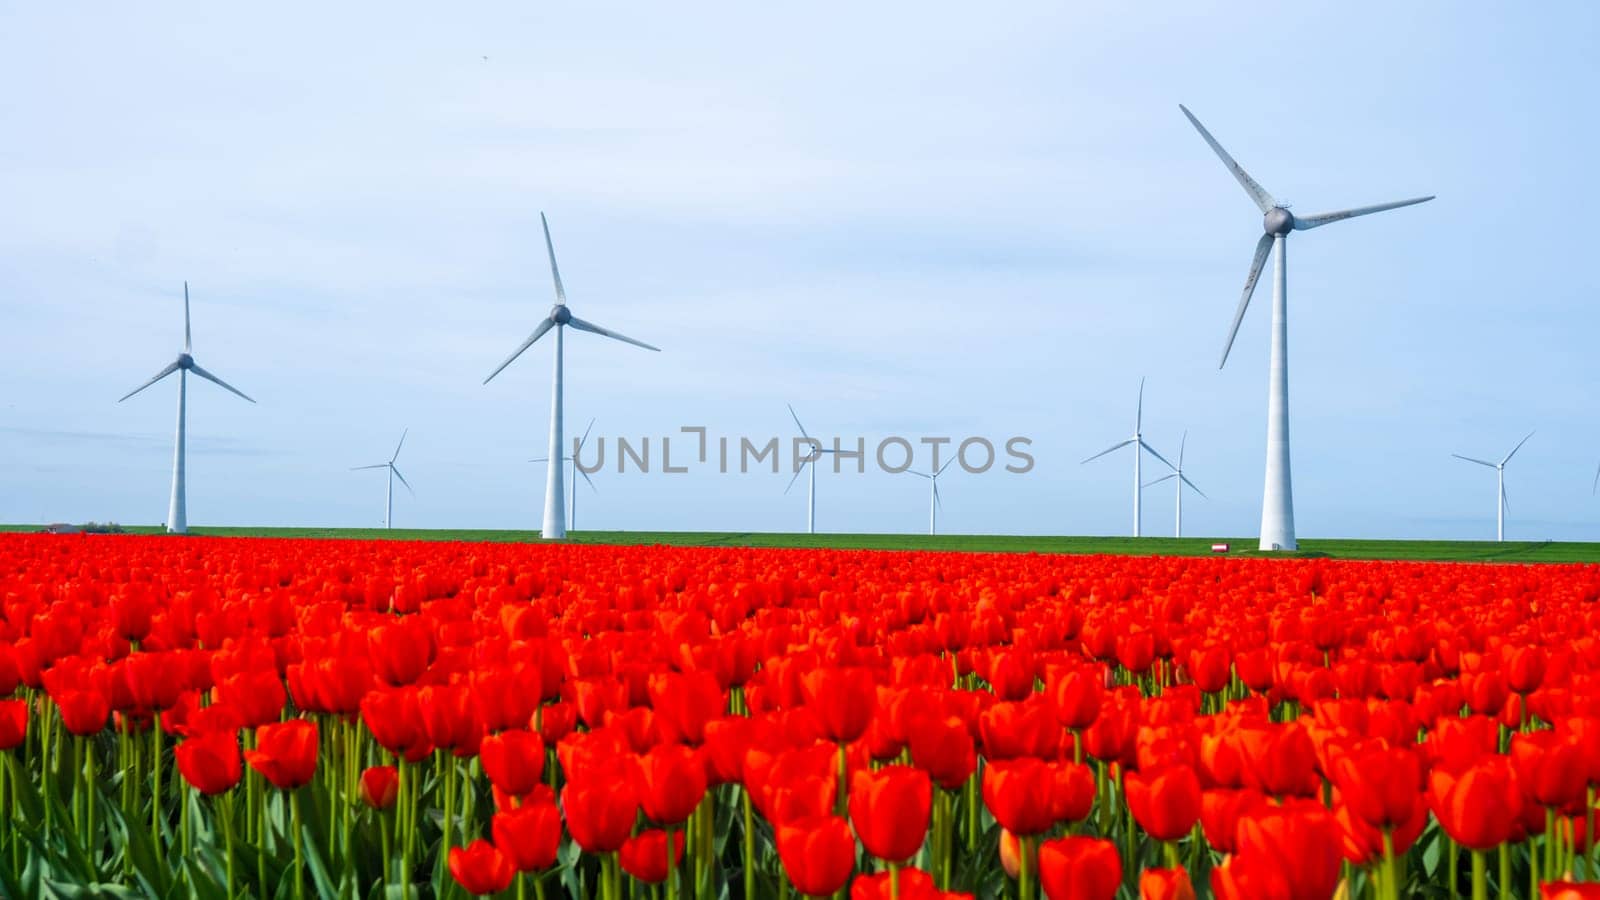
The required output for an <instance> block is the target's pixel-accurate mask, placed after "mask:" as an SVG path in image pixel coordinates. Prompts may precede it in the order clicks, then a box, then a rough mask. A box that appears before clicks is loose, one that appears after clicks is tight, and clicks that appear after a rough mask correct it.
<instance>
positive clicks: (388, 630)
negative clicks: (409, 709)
mask: <svg viewBox="0 0 1600 900" xmlns="http://www.w3.org/2000/svg"><path fill="white" fill-rule="evenodd" d="M367 654H368V656H369V657H370V658H371V659H372V672H373V674H374V675H377V676H378V677H379V678H381V679H383V680H384V681H385V682H387V683H388V684H391V685H394V686H396V687H399V686H402V685H407V684H412V683H413V682H415V681H416V680H417V679H418V678H421V677H422V673H423V672H424V671H426V670H427V668H428V666H429V665H430V664H431V663H432V662H433V656H434V644H433V634H432V633H431V632H430V631H429V630H428V626H427V623H426V622H424V621H423V619H422V617H421V616H401V617H400V618H398V619H394V620H393V621H391V622H390V623H388V624H386V625H379V626H378V627H377V628H374V629H372V632H371V633H370V634H369V635H368V636H367Z"/></svg>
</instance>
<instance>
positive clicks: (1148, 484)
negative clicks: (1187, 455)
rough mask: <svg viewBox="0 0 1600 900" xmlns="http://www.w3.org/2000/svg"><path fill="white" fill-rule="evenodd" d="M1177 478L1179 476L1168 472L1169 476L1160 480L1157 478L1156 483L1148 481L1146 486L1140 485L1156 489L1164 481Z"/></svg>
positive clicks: (1164, 476)
mask: <svg viewBox="0 0 1600 900" xmlns="http://www.w3.org/2000/svg"><path fill="white" fill-rule="evenodd" d="M1177 477H1178V474H1177V473H1176V472H1168V473H1167V474H1165V475H1163V476H1161V477H1160V478H1157V479H1156V480H1155V481H1146V482H1145V483H1144V484H1142V485H1140V487H1154V486H1156V485H1158V484H1160V483H1161V482H1163V481H1171V480H1172V479H1174V478H1177Z"/></svg>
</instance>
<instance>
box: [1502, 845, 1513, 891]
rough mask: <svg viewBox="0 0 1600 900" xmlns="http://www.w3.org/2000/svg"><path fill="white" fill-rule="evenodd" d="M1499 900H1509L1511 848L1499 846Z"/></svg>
mask: <svg viewBox="0 0 1600 900" xmlns="http://www.w3.org/2000/svg"><path fill="white" fill-rule="evenodd" d="M1500 900H1511V846H1510V845H1509V844H1501V845H1500Z"/></svg>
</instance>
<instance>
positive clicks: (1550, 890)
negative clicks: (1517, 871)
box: [1539, 881, 1600, 900]
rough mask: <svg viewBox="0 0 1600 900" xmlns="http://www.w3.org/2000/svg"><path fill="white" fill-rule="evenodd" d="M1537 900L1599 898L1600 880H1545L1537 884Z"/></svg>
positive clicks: (1591, 899) (1585, 899) (1599, 899)
mask: <svg viewBox="0 0 1600 900" xmlns="http://www.w3.org/2000/svg"><path fill="white" fill-rule="evenodd" d="M1539 900H1600V882H1593V881H1591V882H1588V883H1586V884H1585V883H1580V882H1576V881H1547V882H1545V883H1544V884H1541V885H1539Z"/></svg>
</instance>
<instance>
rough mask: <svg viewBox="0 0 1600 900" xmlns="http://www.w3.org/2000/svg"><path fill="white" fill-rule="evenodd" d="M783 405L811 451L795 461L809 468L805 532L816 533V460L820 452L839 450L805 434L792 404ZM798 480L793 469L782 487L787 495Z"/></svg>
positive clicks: (835, 451)
mask: <svg viewBox="0 0 1600 900" xmlns="http://www.w3.org/2000/svg"><path fill="white" fill-rule="evenodd" d="M785 405H787V406H789V415H790V417H791V418H793V419H794V424H795V427H797V428H799V429H800V436H801V437H803V438H805V439H806V440H807V441H810V446H811V453H810V454H809V455H807V456H806V458H805V459H802V460H797V462H798V463H799V465H800V467H801V468H803V469H810V470H811V481H810V484H808V485H807V486H806V534H816V533H817V460H819V459H821V458H822V454H824V453H838V452H839V451H837V450H833V449H830V448H824V447H823V446H822V443H821V442H820V441H818V440H816V439H815V438H813V437H812V436H811V435H809V434H806V427H805V426H804V425H801V424H800V417H799V416H798V415H795V411H794V406H793V405H792V404H785ZM799 480H800V469H795V470H794V477H793V478H791V479H789V487H786V488H784V489H783V492H784V494H786V495H787V494H788V493H789V490H790V488H793V487H794V483H795V482H796V481H799Z"/></svg>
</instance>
